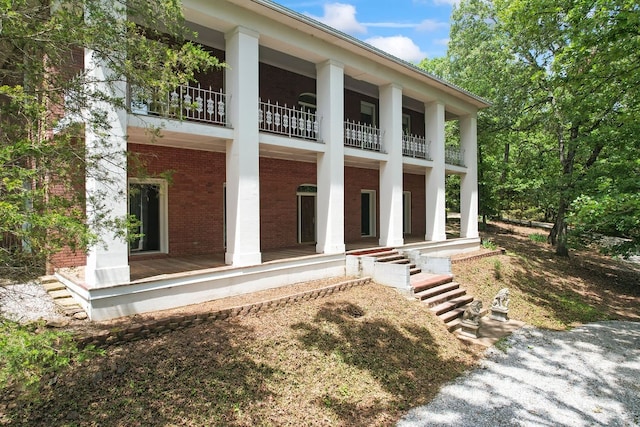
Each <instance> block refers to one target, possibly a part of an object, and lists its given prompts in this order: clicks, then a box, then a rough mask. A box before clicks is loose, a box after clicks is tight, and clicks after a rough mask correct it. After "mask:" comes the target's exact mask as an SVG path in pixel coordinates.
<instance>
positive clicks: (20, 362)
mask: <svg viewBox="0 0 640 427" xmlns="http://www.w3.org/2000/svg"><path fill="white" fill-rule="evenodd" d="M43 328H44V323H43V322H39V323H32V324H29V325H20V324H18V323H16V322H12V321H9V320H6V319H2V318H0V390H4V389H7V388H16V389H19V390H23V391H26V392H27V394H29V393H30V392H35V391H37V389H38V387H39V385H40V382H41V381H42V380H43V379H45V378H47V377H53V376H54V375H55V374H56V373H58V372H59V371H61V370H62V369H64V368H66V367H67V366H69V365H70V364H72V363H74V362H81V361H83V360H86V359H87V358H88V357H90V356H92V355H94V354H96V353H97V351H96V350H95V349H94V348H93V347H87V348H85V349H82V350H79V349H78V347H77V345H76V343H75V341H74V340H73V338H72V336H71V334H69V333H67V332H60V331H54V330H47V329H43Z"/></svg>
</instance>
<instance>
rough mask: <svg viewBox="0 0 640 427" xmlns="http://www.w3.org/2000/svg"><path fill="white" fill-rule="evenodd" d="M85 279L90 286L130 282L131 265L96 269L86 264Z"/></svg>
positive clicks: (98, 286)
mask: <svg viewBox="0 0 640 427" xmlns="http://www.w3.org/2000/svg"><path fill="white" fill-rule="evenodd" d="M84 281H85V283H86V284H87V286H88V287H89V288H100V287H103V286H112V285H122V284H124V283H129V282H130V281H131V275H130V271H129V265H128V264H127V265H121V266H117V267H106V268H96V269H92V268H90V267H89V266H86V267H85V270H84Z"/></svg>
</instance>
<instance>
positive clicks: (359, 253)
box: [347, 248, 394, 256]
mask: <svg viewBox="0 0 640 427" xmlns="http://www.w3.org/2000/svg"><path fill="white" fill-rule="evenodd" d="M392 251H394V249H393V248H371V249H356V250H353V251H348V252H347V255H355V256H376V254H382V253H384V252H392Z"/></svg>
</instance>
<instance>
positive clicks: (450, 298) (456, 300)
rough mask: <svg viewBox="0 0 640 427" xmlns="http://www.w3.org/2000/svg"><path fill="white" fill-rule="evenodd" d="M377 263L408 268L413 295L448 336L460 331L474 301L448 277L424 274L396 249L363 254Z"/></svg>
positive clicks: (451, 276)
mask: <svg viewBox="0 0 640 427" xmlns="http://www.w3.org/2000/svg"><path fill="white" fill-rule="evenodd" d="M366 255H367V256H371V257H375V258H376V261H377V262H385V263H390V264H401V265H408V266H409V274H410V279H409V283H410V285H411V287H412V288H413V295H414V296H415V297H416V299H418V300H420V301H421V302H422V303H423V304H426V305H427V307H429V310H430V311H431V312H432V313H433V314H434V315H436V316H438V317H439V318H440V319H441V320H442V322H444V324H445V325H446V327H447V329H448V330H449V331H450V332H455V331H456V330H457V329H459V328H460V320H461V318H462V314H463V313H464V311H465V309H466V308H467V306H468V305H469V304H470V303H471V302H473V297H472V296H471V295H467V291H466V290H465V289H464V288H462V287H461V286H460V284H459V283H457V282H455V281H454V280H453V275H451V274H431V273H424V272H422V271H421V270H420V268H418V267H417V266H416V265H415V264H413V263H411V261H410V260H409V259H408V258H406V257H405V256H404V255H403V254H401V253H399V252H398V251H397V250H395V249H391V248H380V249H378V250H371V251H369V252H367V253H366Z"/></svg>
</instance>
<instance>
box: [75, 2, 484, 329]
mask: <svg viewBox="0 0 640 427" xmlns="http://www.w3.org/2000/svg"><path fill="white" fill-rule="evenodd" d="M218 3H219V4H218ZM218 3H216V7H215V10H214V7H213V6H206V5H200V4H199V5H198V6H197V7H196V6H195V3H194V5H192V6H190V4H191V3H190V2H188V1H187V2H185V14H186V16H187V18H188V19H189V20H190V26H192V27H193V28H194V29H195V30H196V31H197V33H198V35H199V38H198V40H197V42H199V43H201V44H203V45H205V46H207V47H208V48H210V49H211V50H212V52H213V53H214V54H215V55H216V56H217V57H219V58H220V59H221V60H223V61H225V62H226V63H227V64H228V67H227V68H225V69H224V70H220V71H216V72H212V73H209V74H207V75H202V76H199V78H198V83H197V84H194V85H192V86H189V87H180V88H176V89H175V90H173V91H171V92H170V93H168V94H164V95H163V96H158V95H157V94H154V93H153V91H152V90H144V89H141V88H128V90H127V93H128V94H129V97H130V99H129V103H128V105H130V109H129V111H122V112H118V113H117V115H116V117H117V119H116V121H115V122H114V129H123V130H124V135H126V139H125V138H120V139H118V138H114V143H115V144H120V146H122V147H123V148H126V150H127V152H128V153H130V157H129V158H130V159H135V162H138V163H140V164H141V165H142V166H143V169H144V170H145V171H146V172H145V174H142V175H137V174H136V172H135V171H136V168H132V167H129V168H128V170H129V172H128V174H127V176H121V177H120V178H119V180H118V179H116V180H115V182H120V188H118V189H115V191H112V195H113V203H114V205H115V206H118V209H116V210H115V211H116V212H128V213H129V214H133V215H135V216H136V217H137V218H138V219H139V220H140V223H141V229H140V232H141V234H143V236H142V237H141V238H139V239H137V240H136V241H135V242H133V243H130V244H127V243H124V242H121V241H118V240H117V239H115V238H114V239H111V240H108V241H107V246H106V248H96V249H95V250H94V251H92V252H91V253H90V254H89V256H88V258H87V261H86V266H85V267H84V269H83V270H82V271H83V274H82V276H83V277H81V276H78V275H75V279H74V280H73V282H74V283H75V285H76V286H77V292H76V293H77V295H79V296H80V297H81V298H82V299H84V300H85V304H86V305H87V306H89V305H92V306H95V307H97V305H99V303H98V302H97V301H98V300H99V299H100V298H98V297H97V296H96V295H98V294H100V295H103V294H104V295H109V298H110V299H111V302H110V303H109V304H115V305H114V307H115V306H118V307H120V306H122V304H125V301H129V303H126V304H125V305H126V306H127V307H128V308H127V309H122V310H121V311H118V310H120V309H114V310H111V311H109V310H108V309H105V310H106V311H95V313H98V312H100V313H103V314H95V316H97V317H100V316H103V315H107V316H113V315H114V313H117V314H130V313H131V312H135V310H137V309H141V307H145V308H144V310H147V309H148V307H149V304H146V303H144V302H143V301H146V300H151V301H153V302H152V303H151V305H153V304H156V303H157V304H156V305H155V307H156V308H166V306H165V304H184V303H191V302H197V300H202V298H209V299H210V298H212V297H217V296H224V295H228V294H229V293H242V292H249V291H251V290H256V289H258V288H260V287H264V286H267V287H272V286H277V284H278V283H279V284H286V283H291V280H298V279H302V280H307V279H312V278H314V277H316V276H322V275H325V276H326V275H336V274H344V253H345V252H346V249H347V247H365V245H371V242H372V240H373V242H375V244H376V245H377V246H386V247H399V246H403V245H404V244H405V243H407V242H409V241H411V242H415V241H425V242H428V243H429V244H435V243H439V242H442V243H443V245H444V246H446V247H449V248H451V247H454V246H455V244H453V242H451V241H447V236H446V230H445V226H446V225H445V222H446V211H445V191H444V189H445V177H446V175H447V174H458V175H460V176H461V177H462V179H461V190H460V206H461V229H460V239H462V240H461V242H462V246H461V247H460V249H461V250H463V249H468V248H469V243H471V244H472V245H473V244H475V245H476V246H477V244H478V243H479V240H478V233H477V180H476V154H475V153H476V133H475V132H476V112H477V110H478V108H482V107H483V106H485V105H486V104H485V103H484V101H482V100H480V99H478V98H476V97H474V96H473V95H471V94H469V93H467V92H464V91H462V90H460V89H458V88H454V87H452V86H451V85H449V84H447V83H445V82H442V81H440V80H438V79H436V78H434V77H432V76H429V75H427V74H425V73H423V72H420V71H419V70H417V69H415V68H414V67H412V66H409V65H408V64H405V63H403V62H402V61H399V60H397V59H395V58H393V57H390V56H388V55H385V54H383V53H382V52H379V51H375V50H374V49H373V48H371V47H369V46H366V45H364V44H363V43H361V42H358V41H356V40H353V39H350V38H348V37H347V36H344V35H342V34H339V33H337V32H333V31H331V30H330V29H327V28H326V27H324V26H321V25H319V24H317V23H315V22H313V21H311V20H309V19H307V18H305V17H302V16H300V15H298V14H295V13H294V12H291V11H288V10H286V9H284V8H281V7H279V6H276V5H274V4H273V3H271V2H262V1H253V2H250V3H251V8H250V9H249V8H248V5H245V4H244V3H245V2H242V1H225V2H218ZM447 121H457V122H458V124H459V134H460V137H459V138H458V139H457V140H455V141H446V140H445V139H446V138H445V123H446V122H447ZM149 127H153V128H158V129H160V137H152V136H151V135H150V133H149V132H148V129H149ZM124 135H123V136H124ZM132 161H133V160H130V163H131V162H132ZM167 171H170V176H171V177H170V179H167V178H163V176H164V175H163V173H166V172H167ZM150 176H151V177H152V178H149V177H150ZM94 185H99V183H91V182H88V185H87V188H88V190H87V191H88V192H90V191H91V189H92V188H93V187H92V186H94ZM122 194H128V196H127V197H122V196H121V195H122ZM284 248H287V250H290V248H294V249H296V248H297V249H298V250H300V251H302V253H304V254H305V255H306V256H303V257H302V258H304V260H303V261H300V260H299V258H300V257H298V256H294V257H289V258H293V261H291V262H290V263H289V264H287V263H283V262H282V260H278V259H273V260H269V261H267V260H268V259H269V256H268V255H267V254H272V253H276V252H277V251H279V250H282V249H284ZM310 250H311V251H312V252H313V253H315V254H318V255H312V254H309V253H308V252H309V251H310ZM184 257H199V258H200V259H204V260H206V259H207V258H208V257H209V258H210V259H211V260H212V261H215V262H214V263H213V266H212V267H207V268H205V269H202V268H200V267H201V264H194V271H192V272H186V271H183V272H176V273H172V274H171V278H170V279H168V278H167V277H164V278H162V277H161V278H158V277H159V276H158V275H157V274H154V275H152V276H150V277H148V278H147V279H149V280H145V278H143V277H136V276H137V274H136V273H135V267H134V266H136V265H141V263H142V262H157V263H163V262H166V260H168V259H178V258H184ZM289 258H287V259H289ZM219 260H224V266H220V265H218V264H217V263H218V262H219ZM309 260H311V261H309ZM136 263H140V264H136ZM322 263H326V264H325V265H324V266H321V264H322ZM340 263H342V264H340ZM314 265H315V267H314ZM212 268H213V269H214V270H216V272H215V274H214V276H215V275H216V274H220V275H223V276H225V277H227V278H230V277H233V279H230V280H231V282H229V283H227V285H220V286H219V285H217V284H213V283H212V282H211V281H210V280H209V279H206V280H204V279H203V280H200V279H202V278H203V277H204V276H202V275H203V274H204V275H205V276H207V275H209V276H210V273H211V271H210V270H211V269H212ZM240 269H244V270H240ZM247 269H248V270H247ZM251 269H253V270H255V271H256V272H257V271H261V274H262V273H264V274H266V276H267V278H260V279H256V280H255V281H254V282H251V280H249V279H246V278H247V277H250V276H251V274H249V273H248V271H249V270H251ZM232 272H233V273H232ZM239 272H240V273H239ZM176 274H178V276H176ZM209 276H207V277H209ZM151 277H152V278H153V279H151ZM243 277H244V278H243ZM256 277H257V276H256ZM261 277H262V276H261ZM209 278H210V277H209ZM245 279H246V280H245ZM198 280H200V281H198ZM196 282H197V284H196ZM194 284H195V285H194ZM187 285H189V286H190V285H194V286H196V288H197V289H199V290H198V291H196V290H194V289H195V288H193V289H192V288H189V287H188V286H187ZM71 286H73V284H71ZM184 286H187V287H184ZM152 288H153V289H155V291H157V292H156V293H153V294H149V293H148V291H149V290H150V289H152ZM214 288H215V289H216V290H215V292H214V291H213V289H214ZM161 289H162V290H161ZM169 289H171V291H169ZM188 289H191V290H188ZM155 291H154V292H155ZM158 292H159V293H158ZM134 293H136V294H138V295H139V296H140V295H145V293H146V295H147V296H145V297H140V298H139V299H140V301H138V302H137V303H136V304H133V305H132V304H131V301H137V300H136V298H135V297H133V296H132V294H134ZM92 294H93V296H92ZM177 294H181V295H180V296H179V297H178V296H177ZM104 295H103V296H104ZM150 295H154V296H152V297H151V296H150ZM94 297H95V298H94ZM92 298H93V301H94V302H93V303H92V302H91V300H92ZM96 298H98V299H96ZM109 298H108V299H109ZM160 300H162V301H163V302H161V303H160V302H158V301H160ZM104 301H106V299H104ZM119 304H120V305H119ZM133 306H137V307H138V308H135V307H133ZM132 307H133V308H132ZM104 313H110V314H104Z"/></svg>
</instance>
